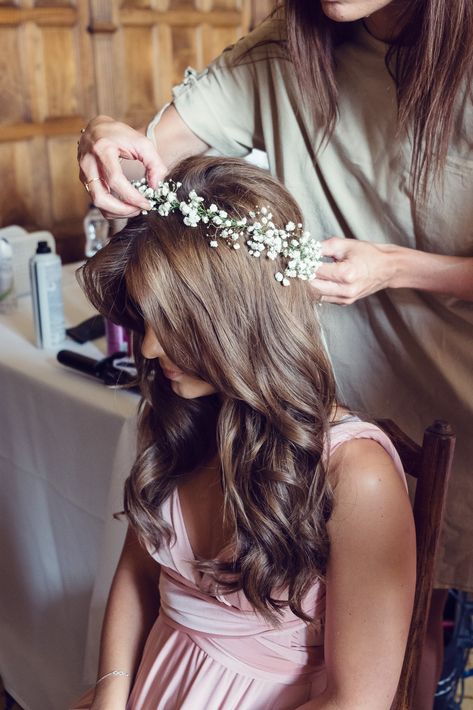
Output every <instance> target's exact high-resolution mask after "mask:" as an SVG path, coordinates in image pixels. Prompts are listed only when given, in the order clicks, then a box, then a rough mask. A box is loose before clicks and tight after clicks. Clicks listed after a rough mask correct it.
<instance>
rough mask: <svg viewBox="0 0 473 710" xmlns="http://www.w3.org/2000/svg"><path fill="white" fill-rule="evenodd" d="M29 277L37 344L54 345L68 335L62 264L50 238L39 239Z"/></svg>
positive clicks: (47, 346) (31, 262)
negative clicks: (43, 240) (50, 244)
mask: <svg viewBox="0 0 473 710" xmlns="http://www.w3.org/2000/svg"><path fill="white" fill-rule="evenodd" d="M30 278H31V295H32V298H33V317H34V326H35V335H36V345H37V346H38V347H39V348H55V347H57V346H58V345H60V344H61V343H62V342H63V340H64V338H65V325H64V306H63V300H62V265H61V259H60V258H59V256H57V255H56V254H53V253H52V252H51V249H50V247H49V246H48V243H47V242H38V248H37V251H36V254H35V255H34V256H33V257H32V258H31V260H30Z"/></svg>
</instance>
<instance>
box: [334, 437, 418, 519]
mask: <svg viewBox="0 0 473 710" xmlns="http://www.w3.org/2000/svg"><path fill="white" fill-rule="evenodd" d="M328 475H329V479H330V481H331V483H332V486H333V490H334V516H333V520H334V523H335V524H337V523H341V522H343V523H345V522H347V523H348V520H349V519H351V520H352V521H353V522H355V521H356V520H357V519H358V520H360V521H361V520H362V521H363V527H365V526H366V527H367V528H369V527H370V521H371V522H372V523H373V524H375V525H376V524H380V522H381V521H382V520H383V521H384V523H387V521H388V520H389V519H390V518H391V516H396V514H397V513H399V512H400V511H401V510H404V511H406V515H408V516H409V513H408V512H407V511H408V510H409V509H410V503H409V497H408V494H407V491H406V487H405V484H404V481H403V479H402V477H401V476H400V474H399V471H398V470H397V468H396V465H395V463H394V461H393V459H392V457H391V456H390V455H389V453H388V452H387V451H386V449H384V448H383V446H382V445H381V444H379V443H378V442H377V441H374V440H373V439H351V440H350V441H347V442H344V443H343V444H341V445H340V446H339V447H338V448H337V450H336V451H335V452H334V454H333V455H332V456H331V458H330V461H329V470H328Z"/></svg>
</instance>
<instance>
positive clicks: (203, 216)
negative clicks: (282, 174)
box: [132, 178, 322, 286]
mask: <svg viewBox="0 0 473 710" xmlns="http://www.w3.org/2000/svg"><path fill="white" fill-rule="evenodd" d="M132 185H133V186H134V187H136V188H137V190H138V191H139V192H140V193H141V194H142V195H143V196H144V197H146V199H147V200H148V201H149V202H150V203H151V207H150V209H149V210H143V211H142V214H147V213H148V211H151V210H153V211H154V210H155V211H157V212H158V213H159V214H160V215H161V216H162V217H167V216H168V215H169V214H170V213H172V212H180V213H181V214H182V216H183V222H184V224H185V225H187V226H188V227H197V225H198V224H199V223H200V222H202V223H203V224H208V225H209V227H211V228H212V233H209V232H207V234H208V236H209V237H210V241H209V244H210V246H211V247H214V248H216V247H218V240H219V239H223V240H224V241H225V242H226V243H227V244H229V245H230V246H231V247H233V249H240V246H241V244H240V240H243V241H244V242H245V244H246V246H247V247H248V250H249V253H250V255H251V256H254V257H260V256H261V255H262V254H263V252H266V256H267V257H268V258H269V259H273V260H274V259H276V258H277V257H278V256H283V257H285V258H286V259H287V260H288V261H287V266H286V268H285V269H284V271H283V272H281V271H278V272H277V273H276V274H275V275H274V278H275V279H276V281H279V282H280V283H282V285H283V286H289V283H290V281H289V279H291V278H298V279H303V280H305V281H310V280H312V279H313V278H315V275H316V273H317V269H318V268H319V266H320V264H321V263H322V249H321V243H320V242H317V241H314V240H313V239H311V238H310V232H307V231H304V230H303V227H302V224H300V223H299V224H297V225H296V224H294V222H288V223H287V224H286V226H285V228H284V229H278V227H276V226H275V225H274V224H273V222H272V221H271V220H272V214H271V212H270V210H269V208H268V207H261V208H258V207H257V208H256V209H255V210H254V211H252V212H249V214H248V217H243V218H241V219H234V218H231V217H229V216H228V214H227V212H225V210H221V209H219V208H218V207H217V205H215V204H211V205H210V206H209V207H208V208H206V207H205V205H204V204H203V203H204V198H203V197H199V195H197V193H196V192H195V190H191V191H190V192H189V199H188V200H187V201H183V200H179V199H178V197H177V190H178V189H179V188H180V187H181V185H182V183H180V182H174V181H173V180H169V181H168V182H162V181H160V182H159V183H158V186H157V188H156V190H154V189H153V188H152V187H150V186H149V185H148V184H147V182H146V180H145V179H144V178H143V179H142V180H137V181H134V182H132Z"/></svg>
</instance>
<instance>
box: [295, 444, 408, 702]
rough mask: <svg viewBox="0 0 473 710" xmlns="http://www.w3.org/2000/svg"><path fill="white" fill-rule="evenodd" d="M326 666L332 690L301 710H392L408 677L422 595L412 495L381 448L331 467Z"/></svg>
mask: <svg viewBox="0 0 473 710" xmlns="http://www.w3.org/2000/svg"><path fill="white" fill-rule="evenodd" d="M330 468H331V476H332V475H334V476H335V477H336V481H335V484H334V485H335V506H334V512H333V515H332V517H331V519H330V521H329V535H330V543H331V547H330V558H329V566H328V570H327V580H326V584H327V589H326V627H325V640H324V644H325V663H326V668H327V688H326V690H325V692H324V693H323V694H322V695H321V696H319V697H318V698H316V699H314V700H311V701H309V702H307V703H306V704H305V705H303V706H301V707H300V708H299V710H329V709H330V710H331V709H332V708H333V710H389V708H390V707H391V703H392V700H393V698H394V695H395V692H396V688H397V684H398V681H399V676H400V672H401V667H402V662H403V658H404V651H405V646H406V641H407V635H408V631H409V624H410V619H411V613H412V604H413V599H414V590H415V531H414V522H413V517H412V512H411V507H410V502H409V498H408V494H407V492H406V489H405V486H404V483H403V481H402V480H401V478H400V476H399V474H398V472H397V471H396V469H395V467H394V464H393V462H392V459H391V458H390V456H388V454H387V453H386V452H385V451H384V449H383V448H382V447H381V446H380V445H379V444H377V443H376V442H374V441H370V440H367V439H360V440H353V441H350V442H347V443H346V444H344V445H342V446H341V447H340V448H339V449H338V450H337V451H336V452H335V454H334V455H333V457H332V461H331V464H330Z"/></svg>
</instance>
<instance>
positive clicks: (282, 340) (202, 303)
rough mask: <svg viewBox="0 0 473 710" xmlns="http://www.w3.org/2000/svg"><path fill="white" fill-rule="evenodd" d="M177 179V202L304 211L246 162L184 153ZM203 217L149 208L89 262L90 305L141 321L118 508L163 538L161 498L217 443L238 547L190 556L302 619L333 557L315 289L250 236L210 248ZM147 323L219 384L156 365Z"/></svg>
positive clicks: (184, 360)
mask: <svg viewBox="0 0 473 710" xmlns="http://www.w3.org/2000/svg"><path fill="white" fill-rule="evenodd" d="M168 179H173V180H175V181H176V182H181V183H182V186H181V187H180V188H179V190H178V197H179V198H180V199H186V198H187V195H188V193H189V192H190V191H191V190H195V191H196V192H197V194H198V195H201V196H202V197H203V198H204V199H205V202H206V204H207V205H210V204H211V203H212V202H213V203H215V204H217V206H218V207H219V208H220V209H224V210H226V211H227V212H228V213H229V214H231V215H232V216H238V217H243V216H245V215H247V214H248V212H249V211H250V210H253V209H254V208H255V206H256V205H259V206H264V205H269V206H270V208H271V211H272V213H273V221H274V222H275V224H276V225H281V226H284V225H285V224H286V223H287V222H289V221H293V222H295V223H297V222H299V221H301V215H300V210H299V208H298V206H297V204H296V203H295V202H294V200H293V199H292V197H291V196H290V194H289V193H288V192H287V191H286V189H285V188H284V187H283V186H282V185H281V184H280V183H279V182H278V181H277V180H275V179H274V178H272V177H271V176H270V175H269V173H267V172H265V171H262V170H260V169H258V168H256V167H254V166H252V165H249V164H248V163H245V162H244V161H241V160H237V159H230V158H209V157H193V158H188V159H186V160H184V161H183V162H182V163H180V164H179V165H178V166H177V167H175V168H173V169H172V171H171V173H170V175H169V176H168ZM207 230H208V227H207V226H206V225H204V224H202V223H200V224H199V225H198V226H197V227H186V226H185V225H184V224H183V221H182V215H180V214H177V213H176V214H171V215H169V216H168V217H160V216H159V214H158V213H156V212H151V213H149V214H148V215H147V216H140V217H137V218H135V219H133V220H130V222H129V223H128V225H127V226H126V227H125V229H124V230H123V231H122V232H120V233H119V234H117V235H115V236H114V237H113V238H112V240H111V241H110V243H109V244H108V245H107V246H106V247H105V248H104V249H102V250H101V251H100V252H98V253H97V254H96V255H95V256H94V257H93V258H92V259H90V260H89V261H88V262H87V263H86V264H85V265H84V267H83V268H82V272H81V280H82V283H83V287H84V289H85V291H86V293H87V295H88V297H89V299H90V301H91V302H92V303H93V304H94V306H95V307H96V308H97V309H98V310H99V311H100V312H101V313H103V314H104V315H105V316H107V317H108V318H111V319H112V320H113V321H114V322H116V323H120V324H123V325H125V326H127V327H131V328H132V329H133V331H134V332H135V333H136V334H137V336H136V337H135V339H134V342H135V356H136V362H137V366H138V371H139V375H140V383H141V388H142V394H143V401H142V405H141V411H140V418H139V453H138V456H137V459H136V462H135V464H134V466H133V469H132V472H131V475H130V477H129V478H128V480H127V482H126V486H125V512H126V513H127V515H128V518H129V520H130V522H131V524H132V525H133V527H134V528H135V530H136V531H137V533H138V535H139V536H140V538H141V539H142V540H143V541H147V542H148V544H151V545H152V546H154V547H155V548H159V546H160V545H161V544H162V541H163V539H166V540H167V541H168V542H169V541H170V540H171V539H172V531H171V530H170V529H169V528H168V527H167V525H166V524H165V522H164V520H163V518H162V516H161V512H160V509H161V506H162V504H163V502H164V501H165V500H166V499H167V498H168V497H169V495H170V494H171V493H172V491H173V490H174V488H175V487H176V486H177V485H178V482H179V478H180V477H181V476H182V475H184V474H186V473H189V472H191V471H192V470H195V469H196V467H197V466H199V465H202V464H203V463H205V462H206V461H207V460H208V459H209V458H210V457H211V456H213V455H214V454H215V453H217V454H218V457H219V463H220V466H221V480H222V486H223V490H224V501H225V516H226V517H225V519H226V521H228V522H229V526H230V529H231V530H233V531H234V532H233V535H234V539H233V542H234V555H233V557H232V560H231V561H229V560H221V559H212V560H199V561H197V563H196V565H197V568H198V569H200V570H201V571H204V570H205V571H206V572H208V573H210V574H211V575H213V577H214V579H215V580H216V581H217V583H218V584H219V585H221V587H222V588H224V589H226V590H227V591H228V590H237V589H243V590H244V593H245V594H246V596H247V598H248V599H249V600H250V602H251V603H252V604H253V605H254V607H255V608H256V609H258V610H259V611H260V612H261V613H262V614H263V615H266V616H267V617H268V618H271V619H273V620H276V619H277V612H278V610H280V609H281V608H282V607H283V606H285V605H287V604H289V606H290V608H291V609H292V610H293V611H294V613H296V614H297V615H299V616H300V617H301V618H306V616H305V615H304V612H303V610H302V605H301V603H302V599H303V597H304V595H305V593H306V592H307V590H308V588H309V586H310V584H311V583H313V581H314V579H315V578H317V577H320V576H322V575H323V574H324V572H325V568H326V563H327V557H328V549H329V543H328V537H327V529H326V523H327V520H328V518H329V516H330V512H331V506H332V493H331V489H330V486H329V483H328V481H327V478H326V475H325V469H324V465H323V462H322V458H321V457H322V452H323V447H324V440H325V436H326V433H327V428H328V422H329V420H330V415H331V410H332V407H333V404H334V382H333V378H332V373H331V368H330V365H329V363H328V361H327V358H326V355H325V353H324V350H323V348H322V347H321V345H320V335H319V330H318V325H317V319H316V316H315V312H314V304H313V298H311V296H310V293H311V289H310V288H309V287H308V286H307V283H306V282H302V281H299V280H297V279H294V280H292V281H291V285H290V286H289V287H287V288H285V287H283V286H281V285H280V284H279V283H278V282H277V281H276V280H275V278H274V274H275V272H276V271H277V270H278V269H279V268H281V266H282V263H281V264H278V261H277V260H276V261H271V260H270V259H267V258H261V259H256V258H255V257H252V256H250V255H249V254H248V250H247V249H246V248H245V247H243V248H241V249H240V250H239V251H236V250H233V249H231V247H229V246H228V245H227V244H226V243H224V242H222V243H221V244H219V246H218V248H216V249H212V248H210V247H209V245H208V242H209V239H210V237H209V236H208V234H207ZM144 323H146V324H149V326H151V327H152V329H153V331H154V332H155V333H156V336H157V338H158V340H159V341H160V344H161V346H162V347H163V349H164V350H165V352H166V353H167V355H168V356H169V357H170V358H171V359H172V361H173V362H174V363H176V365H177V366H178V367H179V368H180V369H182V370H184V371H186V372H188V373H192V374H193V375H196V376H198V377H199V378H201V379H203V380H205V381H206V382H209V383H211V384H212V385H213V386H214V388H215V389H216V390H217V392H218V395H211V396H208V397H202V398H198V399H194V400H187V399H181V398H180V397H178V396H177V395H175V394H174V393H173V392H172V390H171V388H170V386H169V381H168V380H166V379H165V378H164V377H163V375H162V373H161V370H160V367H159V364H158V362H157V361H156V360H146V359H144V358H143V356H142V355H141V352H140V346H141V342H142V335H143V332H144ZM274 590H278V595H277V597H278V598H275V597H274V596H273V592H274ZM281 590H287V598H286V599H285V600H281V599H280V598H279V596H280V594H279V593H280V591H281Z"/></svg>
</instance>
